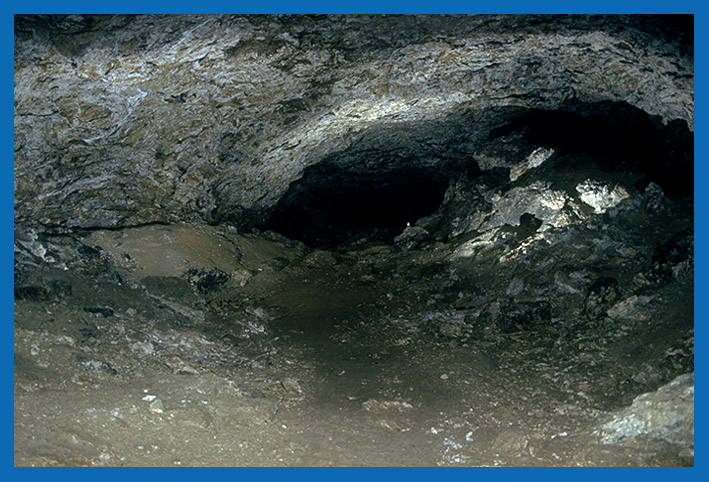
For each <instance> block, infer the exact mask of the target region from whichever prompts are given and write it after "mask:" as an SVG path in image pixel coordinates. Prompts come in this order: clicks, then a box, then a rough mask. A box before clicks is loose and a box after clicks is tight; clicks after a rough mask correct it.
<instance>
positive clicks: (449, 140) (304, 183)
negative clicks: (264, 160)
mask: <svg viewBox="0 0 709 482" xmlns="http://www.w3.org/2000/svg"><path fill="white" fill-rule="evenodd" d="M487 115H488V118H486V119H485V121H487V122H484V121H482V120H481V119H478V118H471V117H470V116H466V115H463V114H461V115H460V116H458V117H456V118H453V119H448V120H447V121H446V122H440V123H437V124H426V125H421V126H414V125H411V126H409V128H407V129H404V128H402V127H401V126H385V127H380V128H378V129H373V130H371V131H369V132H368V133H367V134H366V135H364V136H362V138H361V139H359V140H358V141H356V142H355V143H353V144H352V146H350V148H348V149H346V150H344V151H341V152H338V153H335V154H332V155H330V156H329V157H327V158H326V159H324V160H323V161H321V162H319V163H318V164H315V165H313V166H311V167H309V168H307V169H306V170H305V171H304V173H303V176H302V177H301V178H300V179H298V180H297V181H295V182H293V183H292V184H291V185H290V187H289V189H288V191H287V192H286V193H285V194H284V195H283V197H282V198H281V199H280V201H279V202H278V204H277V206H276V207H275V209H274V211H273V212H272V213H271V215H270V217H269V219H268V220H267V221H266V222H265V223H263V224H261V225H260V226H259V227H260V228H261V229H267V230H273V231H276V232H279V233H281V234H283V235H285V236H287V237H289V238H291V239H296V240H299V241H302V242H303V243H305V244H307V245H309V246H312V247H317V248H325V249H333V248H335V247H337V246H339V245H342V244H347V243H352V242H356V241H358V240H360V239H362V238H366V239H367V240H368V241H378V242H385V243H391V242H392V241H393V239H394V238H395V237H396V236H397V235H399V234H400V233H401V232H402V230H403V229H404V228H405V227H406V226H407V224H408V223H410V224H411V225H413V224H414V223H416V221H417V220H418V219H419V218H421V217H424V216H429V215H431V214H433V213H435V212H436V210H437V209H438V208H439V206H440V205H441V203H442V201H443V197H444V194H445V192H446V189H447V187H448V185H449V183H450V181H451V179H454V178H456V177H458V176H459V175H461V174H465V175H466V177H467V178H469V179H472V178H476V177H478V176H479V175H480V174H481V171H480V170H479V168H478V166H477V165H476V164H475V162H474V161H472V159H473V158H474V156H473V152H475V150H476V149H478V148H479V146H480V145H481V143H484V142H485V134H486V133H488V132H489V135H488V136H487V140H488V141H491V140H494V139H497V138H503V137H508V140H506V141H505V145H506V148H505V149H506V152H505V153H503V154H501V155H503V156H510V159H514V158H516V157H520V162H521V160H522V159H523V158H524V156H525V155H526V153H528V152H529V151H530V149H534V148H536V147H541V146H544V147H552V148H554V149H555V151H556V154H557V155H556V156H555V157H554V159H552V160H551V161H549V162H548V163H546V164H545V166H544V167H542V169H546V170H553V171H554V172H556V171H558V172H559V173H561V172H563V171H565V170H566V171H568V170H584V169H595V170H601V171H603V172H608V173H618V172H629V173H633V175H634V176H635V177H636V179H637V185H636V186H635V187H636V188H637V189H639V190H644V189H645V188H646V187H647V185H648V184H649V183H650V182H655V183H656V184H658V185H659V186H660V187H661V188H662V189H663V191H664V192H665V194H666V195H668V196H669V197H673V198H690V197H692V196H693V186H694V182H693V181H694V176H693V156H694V152H693V142H694V135H693V133H692V132H691V131H689V129H688V128H687V125H686V123H685V122H683V121H674V122H670V123H669V124H668V125H664V124H663V123H662V122H661V121H660V119H659V118H657V117H652V116H649V115H648V114H647V113H645V112H644V111H642V110H640V109H638V108H635V107H633V106H631V105H629V104H627V103H622V102H621V103H619V102H597V103H583V102H578V101H570V102H568V103H566V104H565V105H563V106H562V108H561V109H560V110H553V111H550V110H538V109H532V110H519V109H507V110H500V111H490V112H487ZM491 119H492V120H491ZM493 120H494V123H493ZM492 125H497V126H499V127H496V128H493V129H492V130H490V129H491V126H492ZM514 139H517V140H514ZM552 177H553V174H552ZM507 179H508V176H507V175H505V176H503V177H502V178H501V181H500V182H507Z"/></svg>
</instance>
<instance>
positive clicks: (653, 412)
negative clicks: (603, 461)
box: [596, 373, 694, 456]
mask: <svg viewBox="0 0 709 482" xmlns="http://www.w3.org/2000/svg"><path fill="white" fill-rule="evenodd" d="M596 433H597V434H598V435H600V436H601V438H602V441H603V443H605V444H617V443H629V442H632V441H633V440H634V439H638V438H643V437H646V438H650V439H657V440H664V441H667V442H670V443H672V444H676V445H679V446H680V447H682V448H683V449H685V450H686V451H687V455H690V456H693V455H694V373H688V374H686V375H681V376H678V377H677V378H675V379H674V380H673V381H672V382H670V383H668V384H667V385H664V386H662V387H660V388H659V389H657V390H656V391H654V392H650V393H645V394H643V395H640V396H638V397H637V398H636V399H635V400H633V404H632V405H631V406H630V407H628V408H625V409H623V410H620V411H618V412H617V413H615V414H614V415H613V418H612V419H611V420H610V421H608V422H606V423H605V424H604V425H602V426H601V427H600V428H599V429H598V430H597V431H596Z"/></svg>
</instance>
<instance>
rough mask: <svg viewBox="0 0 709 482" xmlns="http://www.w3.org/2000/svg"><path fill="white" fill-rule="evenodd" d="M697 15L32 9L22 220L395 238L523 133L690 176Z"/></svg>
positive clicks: (21, 127)
mask: <svg viewBox="0 0 709 482" xmlns="http://www.w3.org/2000/svg"><path fill="white" fill-rule="evenodd" d="M691 22H692V20H691V17H682V16H664V17H663V16H659V17H658V16H632V17H625V16H543V15H535V16H528V15H526V16H523V15H519V16H514V15H512V16H497V15H471V16H468V15H460V16H438V15H435V16H425V15H424V16H410V15H406V16H366V15H362V16H271V15H268V16H262V15H251V16H221V15H219V16H209V15H207V16H181V15H145V16H124V15H115V16H113V15H112V16H52V15H39V16H17V17H16V18H15V146H14V148H15V221H16V222H19V223H21V224H23V225H28V226H32V227H35V228H40V229H41V230H46V231H49V232H65V231H67V230H71V229H74V228H120V227H127V226H137V225H144V224H150V223H172V222H177V221H206V222H209V223H223V222H228V223H231V224H234V225H236V226H238V227H240V228H246V229H251V228H254V227H257V228H261V229H263V228H269V227H273V228H276V229H280V230H282V231H285V232H286V233H287V234H292V235H294V237H298V236H300V237H301V238H303V237H304V234H303V232H312V231H313V230H321V231H322V230H325V231H326V230H332V229H335V230H336V229H339V228H338V226H337V222H335V224H334V225H333V219H336V218H339V219H343V216H344V219H347V221H346V222H347V224H348V226H356V227H357V226H363V227H365V228H367V229H370V230H371V229H378V228H384V229H389V228H391V229H394V228H396V229H398V231H400V230H401V227H402V226H404V225H405V223H406V222H413V221H415V220H416V219H417V218H418V217H420V216H423V215H427V214H430V213H431V212H433V211H435V210H436V208H437V206H438V205H439V204H440V202H441V199H442V197H443V192H444V191H445V188H446V186H447V185H448V183H449V182H450V180H451V179H452V178H454V177H455V176H457V175H460V174H461V173H470V172H479V171H480V170H481V169H483V170H484V169H485V166H484V164H485V163H484V161H483V162H481V154H480V152H481V150H485V146H486V143H488V142H489V140H490V139H494V138H499V137H501V136H503V134H509V133H511V132H512V133H514V132H518V133H519V132H522V131H524V134H525V136H526V138H527V141H528V144H530V145H531V144H535V147H538V146H539V145H542V146H547V147H549V148H554V149H555V150H556V151H564V150H566V151H573V150H574V142H575V141H579V142H582V140H583V139H586V141H583V142H585V145H583V146H582V147H583V149H587V148H588V147H589V146H588V144H589V142H590V143H591V144H593V145H594V146H600V147H599V148H603V147H604V146H603V145H604V143H605V147H606V148H608V149H614V150H616V151H617V150H618V147H617V146H620V145H625V146H626V148H625V150H626V151H628V150H633V151H634V152H636V153H637V152H640V151H642V152H641V154H649V155H648V156H644V157H645V159H644V160H643V159H639V161H643V162H644V163H643V164H642V165H640V167H639V168H640V169H648V170H649V171H651V172H650V178H651V179H652V180H656V181H657V180H658V179H660V180H662V181H663V182H664V181H665V180H666V179H667V173H668V172H675V173H677V172H680V174H681V175H680V176H679V177H680V178H682V177H683V178H684V179H686V178H687V176H686V174H687V173H688V172H691V169H692V167H691V159H690V160H688V156H687V150H688V149H691V131H693V123H694V101H693V79H694V76H693V47H692V46H693V34H692V29H691ZM530 136H531V139H530ZM678 136H679V138H680V139H681V140H683V142H684V143H683V144H682V143H681V142H680V143H679V144H678V142H676V141H677V139H678ZM503 137H504V136H503ZM508 137H509V136H508ZM589 139H591V141H589ZM577 144H578V142H577ZM676 145H681V147H680V148H674V147H672V146H676ZM628 146H630V147H628ZM668 146H669V147H668ZM576 147H578V146H576ZM634 147H639V148H640V149H639V150H638V149H634ZM608 149H607V150H608ZM673 149H674V150H677V149H679V150H680V151H682V152H679V153H677V152H674V150H673ZM621 150H622V149H621ZM670 151H672V152H670ZM483 157H484V156H483ZM660 157H661V159H660ZM668 161H669V162H670V163H671V165H672V166H673V167H671V168H669V169H667V168H666V167H663V166H662V165H660V164H662V162H665V164H666V163H667V162H668ZM670 177H671V176H670ZM668 182H670V183H671V181H668ZM675 187H677V186H674V185H673V186H669V185H665V186H663V188H664V189H665V191H668V193H669V191H672V190H673V188H675ZM690 188H691V187H690ZM678 189H680V190H682V189H683V190H684V192H685V193H686V190H687V186H684V187H682V186H680V187H679V188H678ZM354 203H357V204H358V205H359V206H364V207H367V209H366V212H365V214H362V212H361V211H362V210H359V211H360V212H359V213H351V212H349V211H348V207H347V206H351V205H352V204H354ZM383 204H386V205H391V206H393V208H392V210H391V211H390V212H389V211H384V212H382V210H381V209H378V208H377V206H382V205H383ZM304 206H305V208H304ZM303 209H307V212H305V214H303ZM402 209H403V212H402ZM350 211H351V210H350ZM313 212H316V213H317V215H316V216H314V215H313ZM314 217H315V218H318V219H319V220H313V218H314ZM294 220H295V221H294ZM301 221H302V223H301ZM318 223H319V224H318ZM294 224H296V225H299V226H300V228H298V227H297V226H296V227H294V226H293V225H294ZM298 229H300V232H298ZM294 230H295V231H294ZM305 237H306V238H307V236H305ZM306 240H307V241H312V242H317V239H306ZM321 241H322V240H321ZM338 241H340V239H339V238H337V239H329V240H326V241H323V242H322V243H321V244H328V243H330V244H332V243H336V242H338Z"/></svg>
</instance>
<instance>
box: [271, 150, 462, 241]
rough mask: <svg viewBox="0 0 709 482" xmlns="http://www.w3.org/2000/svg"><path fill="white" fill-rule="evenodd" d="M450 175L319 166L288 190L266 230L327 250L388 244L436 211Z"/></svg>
mask: <svg viewBox="0 0 709 482" xmlns="http://www.w3.org/2000/svg"><path fill="white" fill-rule="evenodd" d="M453 175H455V172H454V171H452V170H450V169H446V168H441V169H435V168H429V169H426V168H422V167H413V168H412V167H397V168H390V169H384V170H381V171H380V172H374V173H371V172H365V171H357V170H354V169H353V168H350V167H347V166H344V167H343V166H341V165H338V164H336V163H334V162H327V161H326V162H322V163H320V164H317V165H315V166H312V167H310V168H308V169H306V170H305V172H304V174H303V177H302V178H301V179H299V180H298V181H296V182H294V183H292V184H291V185H290V188H289V189H288V191H287V192H286V194H285V195H284V196H283V197H282V198H281V200H280V201H279V203H278V205H277V206H276V209H275V211H274V212H273V214H272V215H271V218H270V220H269V222H268V224H267V225H266V229H270V230H273V231H277V232H279V233H281V234H283V235H285V236H287V237H289V238H292V239H297V240H299V241H302V242H303V243H305V244H307V245H309V246H312V247H318V248H326V249H332V248H334V247H336V246H338V245H340V244H343V243H347V242H354V241H357V240H359V239H362V238H366V239H367V240H368V241H380V242H385V243H389V242H392V240H393V239H394V237H395V236H397V235H398V234H400V233H401V231H402V230H403V229H404V228H405V227H406V225H407V223H410V224H414V223H415V222H416V220H418V219H419V218H421V217H423V216H428V215H430V214H433V213H434V212H435V211H436V210H437V209H438V207H439V206H440V204H441V202H442V200H443V195H444V193H445V191H446V188H447V187H448V184H449V182H450V179H451V177H452V176H453Z"/></svg>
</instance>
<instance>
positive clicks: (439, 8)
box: [0, 0, 709, 480]
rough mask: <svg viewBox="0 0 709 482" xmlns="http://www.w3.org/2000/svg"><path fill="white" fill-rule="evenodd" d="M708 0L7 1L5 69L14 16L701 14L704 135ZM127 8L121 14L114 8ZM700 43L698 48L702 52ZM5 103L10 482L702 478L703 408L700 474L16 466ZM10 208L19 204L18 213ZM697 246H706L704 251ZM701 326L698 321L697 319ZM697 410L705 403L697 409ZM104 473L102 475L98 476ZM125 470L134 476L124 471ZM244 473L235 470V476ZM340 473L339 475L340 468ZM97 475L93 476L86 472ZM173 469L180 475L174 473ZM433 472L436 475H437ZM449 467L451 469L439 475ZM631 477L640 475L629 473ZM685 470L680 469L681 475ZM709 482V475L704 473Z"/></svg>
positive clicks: (698, 172)
mask: <svg viewBox="0 0 709 482" xmlns="http://www.w3.org/2000/svg"><path fill="white" fill-rule="evenodd" d="M703 3H705V2H702V1H701V0H695V1H677V0H675V1H671V2H667V1H664V2H660V1H658V0H650V1H648V0H645V1H643V0H634V1H617V0H616V1H609V0H601V1H595V2H589V3H588V4H585V3H583V2H579V3H573V4H572V3H571V2H568V0H566V1H561V0H537V1H536V2H529V1H526V2H525V1H523V0H513V1H509V0H508V1H505V2H504V3H503V2H502V1H498V2H494V1H492V0H487V1H479V2H474V1H469V2H464V1H461V0H452V1H450V0H448V1H446V0H444V1H440V0H439V1H436V2H424V1H422V0H410V1H403V0H398V1H389V2H383V1H381V0H379V1H371V0H359V1H357V2H356V3H333V2H332V1H331V2H325V1H322V0H317V1H301V2H298V1H293V0H291V1H286V0H275V1H274V0H270V1H267V2H244V1H241V2H227V1H209V2H204V1H203V2H187V1H186V0H177V1H174V0H173V1H169V2H168V1H157V2H150V3H146V2H145V1H134V0H128V1H123V2H121V3H120V4H117V5H116V4H111V3H102V4H99V3H97V2H96V1H95V0H94V1H87V0H80V1H68V2H67V1H65V2H57V1H56V0H54V1H48V0H42V1H33V2H31V3H28V4H14V2H13V4H7V3H6V4H5V5H4V6H3V9H4V10H7V12H5V13H4V14H3V15H2V17H0V18H1V19H2V29H0V31H2V32H3V39H4V40H5V42H4V43H3V45H4V47H5V54H6V57H5V59H6V61H5V62H4V65H5V68H6V69H7V71H6V72H3V74H4V76H3V78H4V79H6V81H7V82H8V84H10V85H9V86H8V91H7V92H8V93H9V92H12V91H13V89H14V86H13V78H12V73H13V70H14V66H13V65H12V58H13V42H14V40H13V15H14V14H16V13H76V12H81V13H119V12H120V13H345V14H356V13H374V14H377V13H423V14H435V13H481V14H485V13H524V14H529V13H568V14H573V13H634V14H640V13H656V14H658V13H692V14H694V15H695V71H696V72H695V79H699V82H697V81H696V80H695V132H705V126H706V122H705V117H704V112H706V110H705V109H704V107H705V103H704V97H703V95H702V93H700V94H699V95H696V91H697V87H696V86H697V85H702V84H703V81H704V79H705V78H706V73H707V70H706V69H707V65H706V54H705V52H706V51H705V49H704V48H703V47H705V46H706V45H707V44H706V42H707V30H708V29H709V21H707V15H706V11H707V8H708V7H706V6H705V5H703ZM116 7H119V8H116ZM697 47H698V48H697ZM3 100H4V101H5V102H7V104H4V105H6V106H7V112H8V116H7V117H6V120H5V122H6V123H7V125H6V127H5V128H4V129H3V130H2V132H3V133H5V136H3V147H4V148H5V152H6V153H7V158H8V159H10V161H9V162H7V163H6V164H3V165H1V166H2V167H1V168H2V170H3V171H4V172H6V174H5V175H2V176H0V180H1V181H0V182H2V183H3V184H4V186H2V187H1V188H0V196H2V202H0V206H2V210H1V211H0V213H1V215H2V222H0V236H1V237H2V238H1V239H2V247H3V249H6V250H7V251H6V256H2V257H0V263H2V264H1V268H2V269H0V273H2V274H0V286H1V287H2V290H0V300H1V301H0V303H1V305H0V310H1V311H0V312H1V313H7V314H10V315H9V316H8V317H7V319H6V323H5V324H4V326H5V333H6V338H4V339H5V346H6V349H5V350H3V352H2V353H3V356H4V357H5V358H4V360H5V363H6V364H4V367H9V369H6V370H5V371H3V381H4V382H5V384H4V386H5V387H6V388H7V389H6V390H5V391H4V395H3V397H2V403H3V412H2V413H4V414H6V416H7V418H6V420H7V422H6V424H3V426H4V427H5V430H4V431H3V433H4V435H5V436H4V437H3V439H2V440H3V445H2V448H3V452H2V453H3V454H4V455H5V457H6V458H5V459H4V460H5V462H4V464H3V469H6V470H7V473H6V474H5V475H7V476H9V477H10V478H11V479H18V480H19V479H22V480H26V479H27V478H32V479H35V478H36V479H38V480H43V479H47V478H50V477H51V478H53V479H54V478H56V477H59V478H64V477H66V478H71V479H72V480H76V479H79V478H84V477H86V478H91V479H94V478H96V477H100V478H102V479H103V478H109V479H114V478H115V479H116V480H119V479H125V478H126V477H130V476H139V477H141V478H144V479H145V480H150V478H151V477H161V478H162V477H169V478H174V477H178V478H184V479H188V480H189V479H194V478H195V477H199V476H203V475H204V474H203V472H199V473H197V472H196V471H197V470H199V471H203V470H210V471H212V472H210V474H209V475H210V476H212V477H221V476H225V477H230V478H231V477H243V478H246V479H251V478H255V479H261V478H264V477H266V478H271V477H272V478H273V479H294V478H295V479H299V478H301V477H302V478H303V479H307V480H313V479H317V480H319V479H322V480H325V479H331V478H332V477H337V478H338V479H340V480H342V479H346V480H361V479H362V478H363V477H366V478H371V477H374V478H381V479H382V480H383V479H390V478H393V477H396V478H402V477H404V478H407V479H410V478H413V479H417V478H419V477H420V478H422V479H431V478H440V477H447V478H448V477H449V478H456V477H482V478H490V479H492V478H494V479H495V480H497V479H499V478H502V479H503V480H504V479H508V478H509V480H517V479H520V478H525V479H527V478H529V477H532V478H537V477H539V478H540V479H541V478H544V479H545V480H546V479H549V478H552V479H556V478H558V479H569V478H573V479H576V480H579V479H588V480H591V479H593V480H596V479H598V477H599V476H600V477H603V478H608V477H611V478H613V479H616V478H617V479H621V478H626V477H642V478H643V479H646V478H651V479H655V478H657V479H658V480H660V479H661V480H665V479H667V478H670V477H682V478H685V479H695V478H697V479H698V478H699V477H700V474H701V473H703V472H704V470H703V469H704V465H705V463H704V460H703V458H702V455H704V454H705V451H704V449H705V440H706V437H705V436H704V434H705V430H704V428H705V426H706V423H705V420H706V416H705V414H704V413H703V411H702V410H699V411H696V412H695V433H696V434H697V435H696V439H695V453H697V454H699V456H697V457H695V467H694V468H684V469H679V468H678V469H675V468H662V469H652V468H640V469H574V468H555V469H474V468H473V469H465V468H434V469H387V468H374V469H308V468H304V469H275V468H274V469H172V468H170V469H142V468H141V469H27V468H14V467H13V461H14V454H13V450H12V447H13V431H14V423H13V413H14V410H13V397H12V393H13V392H12V386H13V370H12V367H13V358H12V356H13V352H14V347H13V330H12V324H13V315H12V313H13V312H14V308H13V295H12V291H11V288H12V286H13V266H12V264H13V263H12V255H11V246H12V245H13V231H14V229H13V222H14V196H13V189H14V171H13V162H12V161H11V159H13V157H12V146H13V132H14V128H13V117H12V116H10V115H9V112H10V111H11V106H12V103H13V100H14V99H13V95H12V94H7V95H6V96H5V97H3ZM702 137H703V136H701V135H700V136H695V344H696V343H697V340H699V342H700V344H703V343H704V341H705V339H706V328H705V326H704V321H705V318H706V314H707V304H706V301H705V299H706V289H707V285H706V268H707V259H706V256H705V252H704V248H705V244H706V232H705V231H706V222H705V220H704V213H706V212H707V208H708V207H709V206H708V205H707V204H708V203H707V194H706V193H707V189H706V188H704V186H703V185H704V183H705V181H706V180H707V169H708V168H707V165H706V163H705V162H703V161H704V158H705V155H706V152H707V150H706V149H707V147H706V141H705V140H704V139H702ZM11 206H12V207H11ZM697 247H698V248H699V249H697ZM697 321H699V323H697ZM695 365H699V366H700V367H704V366H705V357H704V356H703V353H702V350H701V349H699V350H697V349H696V348H695ZM703 374H704V369H703V368H700V370H699V372H698V373H696V375H695V380H698V383H697V384H698V385H699V387H700V390H699V400H702V394H703V392H702V388H701V387H703V386H704V379H705V377H704V375H703ZM698 406H701V404H699V405H698ZM96 470H98V471H100V472H95V471H96ZM126 470H128V471H129V472H127V473H126ZM235 470H236V471H235ZM333 470H335V471H336V472H333ZM87 471H91V472H87ZM167 471H172V472H167ZM434 471H435V472H434ZM441 471H443V472H441ZM631 471H632V472H631ZM678 471H681V472H678ZM704 478H706V476H704Z"/></svg>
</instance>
